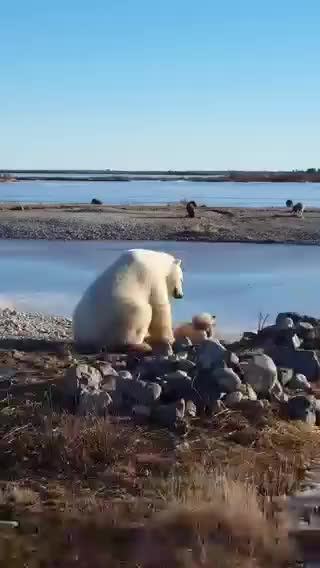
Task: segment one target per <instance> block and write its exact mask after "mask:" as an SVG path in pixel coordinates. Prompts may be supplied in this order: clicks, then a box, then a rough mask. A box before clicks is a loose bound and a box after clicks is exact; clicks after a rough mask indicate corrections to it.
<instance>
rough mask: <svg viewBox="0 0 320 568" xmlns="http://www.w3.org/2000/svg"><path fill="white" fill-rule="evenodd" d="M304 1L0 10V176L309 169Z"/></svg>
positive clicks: (317, 112) (313, 86) (311, 76)
mask: <svg viewBox="0 0 320 568" xmlns="http://www.w3.org/2000/svg"><path fill="white" fill-rule="evenodd" d="M319 21H320V2H319V1H318V0H304V1H302V0H277V1H276V0H219V1H218V0H90V1H88V0H86V1H84V0H52V1H50V2H49V1H48V0H47V1H46V0H28V1H26V0H10V1H9V0H2V2H1V3H0V22H1V33H0V70H1V88H0V168H1V167H3V168H13V169H14V168H27V167H29V168H116V169H118V168H119V169H121V168H122V169H135V168H150V169H156V168H159V169H175V168H176V169H178V168H179V169H180V168H181V169H188V168H190V169H191V168H198V169H236V168H238V169H240V168H242V169H268V168H269V169H273V168H274V169H286V168H288V169H291V168H304V167H312V166H316V167H320V152H319V150H320V144H319V142H320V73H319V65H320V64H319V62H320V33H319Z"/></svg>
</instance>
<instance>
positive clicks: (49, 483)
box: [0, 397, 319, 568]
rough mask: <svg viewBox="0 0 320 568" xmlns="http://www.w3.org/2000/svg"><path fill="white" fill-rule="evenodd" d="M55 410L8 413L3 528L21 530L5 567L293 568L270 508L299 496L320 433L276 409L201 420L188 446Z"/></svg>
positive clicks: (3, 555)
mask: <svg viewBox="0 0 320 568" xmlns="http://www.w3.org/2000/svg"><path fill="white" fill-rule="evenodd" d="M49 399H50V397H49V398H48V397H46V402H45V404H41V403H38V402H36V403H29V404H26V403H25V400H23V402H22V403H21V404H20V405H19V404H18V402H16V403H15V404H17V406H15V407H12V406H7V403H5V402H4V403H3V404H2V406H1V407H0V474H1V477H0V518H1V519H17V520H18V521H19V523H20V528H19V529H18V530H15V529H11V530H9V529H2V528H0V531H1V532H0V565H4V566H5V565H7V566H9V565H10V566H13V567H14V568H15V567H16V568H22V567H25V566H27V567H28V568H40V567H41V568H42V567H44V566H48V567H49V568H51V567H52V568H53V567H55V568H60V567H61V568H62V567H67V568H68V567H69V566H70V567H73V566H77V567H80V568H82V567H83V568H87V567H88V568H89V566H95V567H97V568H100V566H101V567H102V566H103V567H105V566H111V567H113V566H114V567H118V566H128V567H130V566H134V567H137V566H138V567H141V568H160V567H161V568H163V567H168V568H169V567H182V568H196V567H198V566H205V567H206V566H208V567H209V566H210V567H217V568H224V567H227V566H228V567H230V568H236V567H238V568H245V567H251V568H264V567H267V566H274V567H277V566H279V567H280V566H287V565H288V563H289V559H290V556H291V550H290V545H289V538H288V531H287V528H286V520H285V518H284V517H283V516H280V517H279V515H278V514H277V513H276V507H275V505H274V501H273V498H274V497H276V496H279V495H283V494H285V493H289V492H292V491H294V490H295V489H296V488H297V487H298V485H299V483H300V481H301V480H302V479H303V477H304V474H305V471H306V467H307V466H308V464H309V463H310V461H311V460H312V459H313V458H315V457H316V456H317V452H318V447H319V432H318V431H317V429H312V428H310V427H306V426H305V425H303V424H298V423H288V422H286V421H285V420H282V419H281V418H280V416H279V413H278V410H277V408H273V407H272V406H270V407H269V408H268V409H264V410H263V411H259V410H258V409H256V411H254V412H252V411H249V409H247V410H246V409H243V410H242V411H241V412H240V411H239V412H238V411H229V410H228V411H224V412H221V413H220V414H219V415H215V416H213V417H211V418H208V419H202V420H200V419H195V420H194V421H193V424H192V428H191V430H190V433H189V434H188V436H187V437H186V438H181V439H180V438H178V437H174V436H173V435H171V434H170V433H168V432H167V431H166V430H159V431H157V430H151V429H150V428H148V427H144V426H138V425H133V424H132V423H131V422H129V421H125V420H120V419H111V418H110V419H107V420H104V419H95V418H78V417H75V416H71V415H68V414H65V415H63V414H59V413H54V412H53V411H52V408H50V404H48V400H49ZM1 408H2V410H1ZM1 480H2V481H1Z"/></svg>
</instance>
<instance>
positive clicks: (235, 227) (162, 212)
mask: <svg viewBox="0 0 320 568" xmlns="http://www.w3.org/2000/svg"><path fill="white" fill-rule="evenodd" d="M0 239H47V240H146V241H158V240H172V241H209V242H251V243H253V242H256V243H291V244H320V209H308V210H307V211H306V212H305V214H304V217H303V218H297V217H295V216H294V215H292V213H291V212H290V211H288V210H287V209H285V208H269V209H267V208H264V209H255V208H219V209H216V208H210V207H198V208H197V209H196V217H195V218H193V219H190V218H189V217H187V215H186V209H185V206H184V205H179V206H158V207H154V206H123V207H120V206H113V207H112V206H90V205H82V206H80V205H79V206H62V205H61V206H24V207H23V208H22V207H20V206H17V205H16V206H8V205H2V206H1V210H0Z"/></svg>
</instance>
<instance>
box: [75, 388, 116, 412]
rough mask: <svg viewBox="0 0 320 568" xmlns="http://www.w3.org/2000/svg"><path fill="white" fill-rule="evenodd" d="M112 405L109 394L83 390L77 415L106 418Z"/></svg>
mask: <svg viewBox="0 0 320 568" xmlns="http://www.w3.org/2000/svg"><path fill="white" fill-rule="evenodd" d="M111 403H112V398H111V396H110V395H109V393H107V392H103V391H100V392H99V391H95V390H89V389H83V390H82V391H81V393H80V397H79V404H78V408H77V414H78V415H79V416H91V415H92V416H105V415H106V413H107V409H108V407H109V406H110V404H111Z"/></svg>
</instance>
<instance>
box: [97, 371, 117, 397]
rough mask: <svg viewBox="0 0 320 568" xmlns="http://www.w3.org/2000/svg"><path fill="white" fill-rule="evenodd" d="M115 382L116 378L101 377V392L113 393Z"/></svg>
mask: <svg viewBox="0 0 320 568" xmlns="http://www.w3.org/2000/svg"><path fill="white" fill-rule="evenodd" d="M117 381H118V377H116V376H112V375H109V376H107V377H103V379H102V382H101V390H103V391H106V392H109V393H113V392H115V391H116V390H117Z"/></svg>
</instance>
